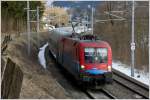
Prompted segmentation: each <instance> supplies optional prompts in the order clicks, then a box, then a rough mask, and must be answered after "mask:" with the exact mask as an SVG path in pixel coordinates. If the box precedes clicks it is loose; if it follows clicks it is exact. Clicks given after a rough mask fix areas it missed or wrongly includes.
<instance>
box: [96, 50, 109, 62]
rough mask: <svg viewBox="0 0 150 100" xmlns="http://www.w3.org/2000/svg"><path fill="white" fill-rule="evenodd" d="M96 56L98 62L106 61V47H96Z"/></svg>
mask: <svg viewBox="0 0 150 100" xmlns="http://www.w3.org/2000/svg"><path fill="white" fill-rule="evenodd" d="M97 57H98V62H99V63H107V48H98V49H97Z"/></svg>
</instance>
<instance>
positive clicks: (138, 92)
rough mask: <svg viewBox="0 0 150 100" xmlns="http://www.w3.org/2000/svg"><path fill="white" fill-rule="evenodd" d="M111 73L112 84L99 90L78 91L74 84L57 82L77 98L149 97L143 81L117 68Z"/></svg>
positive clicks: (147, 88)
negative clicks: (130, 76)
mask: <svg viewBox="0 0 150 100" xmlns="http://www.w3.org/2000/svg"><path fill="white" fill-rule="evenodd" d="M56 66H57V65H56ZM54 68H56V67H54ZM58 69H59V68H58ZM52 72H53V71H52ZM54 72H55V71H54ZM56 73H59V71H56V72H55V74H56ZM113 73H114V75H113V78H114V82H113V84H110V85H108V86H106V87H107V88H105V87H104V88H102V89H101V90H85V91H83V90H81V91H80V88H79V90H78V89H74V86H75V87H76V85H72V86H70V88H69V87H68V85H63V84H66V82H63V81H59V83H60V85H61V86H62V87H63V88H64V89H65V90H66V91H67V92H68V93H69V94H70V95H72V97H73V98H77V97H78V98H89V99H133V98H134V99H135V98H139V99H145V98H146V99H147V98H149V87H148V86H147V85H144V84H143V83H140V82H138V81H136V80H134V79H131V78H129V77H128V76H127V75H125V74H123V73H121V72H119V71H117V70H114V69H113ZM55 74H54V76H58V75H55ZM62 74H64V73H62ZM61 76H62V75H61ZM66 76H68V75H66ZM66 78H67V79H69V81H70V78H68V77H66ZM62 79H63V78H62ZM58 80H60V79H58ZM63 80H64V79H63ZM73 83H74V82H73ZM73 83H72V82H71V83H70V82H68V84H73ZM76 88H78V87H76ZM110 88H111V89H110ZM112 91H113V92H112ZM84 94H85V95H84ZM133 95H134V96H133ZM86 96H87V97H86ZM135 96H136V97H135Z"/></svg>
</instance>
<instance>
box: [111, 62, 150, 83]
mask: <svg viewBox="0 0 150 100" xmlns="http://www.w3.org/2000/svg"><path fill="white" fill-rule="evenodd" d="M112 67H113V68H114V69H116V70H118V71H120V72H122V73H124V74H126V75H128V76H130V77H131V66H129V65H126V64H123V63H121V62H120V61H113V63H112ZM134 75H135V76H134V77H132V78H134V79H136V80H138V81H140V82H142V83H144V84H147V85H149V73H148V72H147V73H146V72H144V71H143V70H137V69H135V72H134Z"/></svg>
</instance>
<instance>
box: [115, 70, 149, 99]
mask: <svg viewBox="0 0 150 100" xmlns="http://www.w3.org/2000/svg"><path fill="white" fill-rule="evenodd" d="M113 79H114V81H115V82H116V83H117V84H120V85H122V86H124V87H125V88H127V89H129V90H130V91H133V92H134V93H136V94H137V95H139V98H143V99H148V98H149V86H148V85H145V84H143V83H141V82H139V81H137V80H135V79H133V78H131V77H128V76H127V75H125V74H124V73H121V72H119V71H117V70H115V69H113Z"/></svg>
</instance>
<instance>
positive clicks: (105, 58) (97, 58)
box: [80, 42, 112, 81]
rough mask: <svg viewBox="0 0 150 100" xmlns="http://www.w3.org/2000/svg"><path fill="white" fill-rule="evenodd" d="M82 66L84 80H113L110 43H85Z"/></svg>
mask: <svg viewBox="0 0 150 100" xmlns="http://www.w3.org/2000/svg"><path fill="white" fill-rule="evenodd" d="M85 45H86V46H85ZM80 68H81V69H80V77H81V78H82V80H83V81H91V80H93V79H94V80H98V81H99V80H102V79H103V80H106V81H109V80H111V79H112V71H111V69H112V54H111V48H110V47H109V45H108V44H106V43H104V42H101V43H93V44H92V43H91V44H84V47H83V48H82V54H81V66H80Z"/></svg>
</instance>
